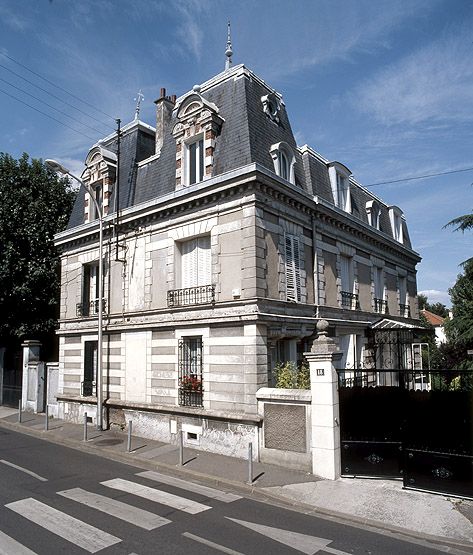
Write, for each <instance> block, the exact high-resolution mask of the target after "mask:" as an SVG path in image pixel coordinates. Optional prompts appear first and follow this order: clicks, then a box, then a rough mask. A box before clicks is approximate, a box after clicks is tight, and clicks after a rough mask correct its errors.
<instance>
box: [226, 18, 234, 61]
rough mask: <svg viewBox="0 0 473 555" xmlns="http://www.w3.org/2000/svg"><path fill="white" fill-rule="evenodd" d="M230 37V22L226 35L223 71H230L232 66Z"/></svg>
mask: <svg viewBox="0 0 473 555" xmlns="http://www.w3.org/2000/svg"><path fill="white" fill-rule="evenodd" d="M232 54H233V50H232V37H231V36H230V21H229V22H228V33H227V49H226V50H225V56H226V57H227V59H226V60H225V69H226V70H227V69H230V67H231V65H232Z"/></svg>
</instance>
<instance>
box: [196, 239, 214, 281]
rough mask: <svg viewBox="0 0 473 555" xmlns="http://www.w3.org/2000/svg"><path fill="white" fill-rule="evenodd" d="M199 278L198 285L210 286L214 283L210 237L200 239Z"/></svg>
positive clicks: (198, 256)
mask: <svg viewBox="0 0 473 555" xmlns="http://www.w3.org/2000/svg"><path fill="white" fill-rule="evenodd" d="M197 264H198V276H197V279H198V281H197V283H196V285H210V284H211V283H212V274H211V263H210V236H208V235H206V236H204V237H199V239H198V254H197Z"/></svg>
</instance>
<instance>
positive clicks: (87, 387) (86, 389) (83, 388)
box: [80, 380, 97, 397]
mask: <svg viewBox="0 0 473 555" xmlns="http://www.w3.org/2000/svg"><path fill="white" fill-rule="evenodd" d="M95 385H96V384H95V382H92V381H90V380H84V381H83V382H81V383H80V392H81V395H82V397H95V396H96V395H97V391H96V388H95Z"/></svg>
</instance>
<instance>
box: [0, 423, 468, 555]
mask: <svg viewBox="0 0 473 555" xmlns="http://www.w3.org/2000/svg"><path fill="white" fill-rule="evenodd" d="M0 428H6V429H9V430H11V431H14V432H18V433H22V434H24V435H28V436H30V437H35V438H37V439H42V440H45V441H49V442H50V443H54V444H56V445H62V446H64V447H69V448H71V449H75V450H76V451H82V452H85V453H88V454H90V455H96V456H99V457H102V458H105V459H111V460H113V461H116V462H119V463H122V464H127V465H129V466H136V467H138V468H143V469H144V470H155V471H159V470H162V471H165V473H167V474H171V475H173V476H175V477H181V478H182V477H192V478H194V479H195V480H197V481H200V482H204V483H205V484H207V485H209V484H210V485H213V486H217V487H224V488H229V489H231V490H232V491H237V492H238V493H240V494H242V495H245V496H247V497H251V498H253V499H254V500H256V501H259V502H263V503H268V504H273V505H277V506H281V507H283V508H285V509H289V510H293V511H296V512H299V513H303V514H307V515H311V516H317V517H318V518H324V519H327V520H331V521H337V522H341V523H342V524H348V525H351V526H355V527H358V528H364V529H366V530H368V531H370V532H375V533H383V534H389V535H392V536H395V537H396V538H397V539H401V540H404V541H408V542H410V543H417V544H419V545H423V546H425V547H430V548H435V549H437V550H439V551H443V552H445V553H453V554H458V555H461V554H465V553H468V554H472V555H473V542H471V543H470V542H464V541H461V540H455V539H453V538H446V537H444V536H434V535H430V534H425V533H422V532H418V531H415V530H409V529H408V528H401V527H399V526H394V525H387V524H385V523H383V522H379V521H376V520H371V519H366V518H360V517H357V516H355V515H351V514H347V513H341V512H338V511H333V510H330V509H325V508H319V507H316V506H314V505H309V504H307V503H302V502H299V501H296V500H294V499H293V498H290V497H286V496H284V495H281V494H279V493H274V492H272V491H267V489H266V488H260V487H258V486H256V485H249V484H246V483H244V482H237V481H234V480H230V479H228V478H221V477H215V476H210V475H208V474H204V473H202V472H198V471H196V470H191V469H188V468H185V467H183V466H178V465H176V466H174V465H170V464H168V463H163V462H152V461H149V460H146V459H145V460H143V459H140V458H134V457H133V455H132V453H130V454H128V453H119V452H115V451H111V450H107V449H104V448H102V447H95V446H94V445H93V443H89V444H86V443H83V442H81V441H78V440H75V439H63V438H60V437H57V436H54V435H53V434H54V430H49V431H48V432H46V431H45V430H39V429H32V428H27V427H24V425H22V424H19V423H16V422H8V421H5V420H1V419H0ZM269 487H271V486H269Z"/></svg>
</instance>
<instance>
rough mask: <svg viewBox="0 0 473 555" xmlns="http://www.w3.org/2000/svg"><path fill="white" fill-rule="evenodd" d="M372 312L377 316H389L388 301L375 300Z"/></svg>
mask: <svg viewBox="0 0 473 555" xmlns="http://www.w3.org/2000/svg"><path fill="white" fill-rule="evenodd" d="M374 311H375V312H377V313H378V314H389V311H388V301H386V300H385V299H375V300H374Z"/></svg>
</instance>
